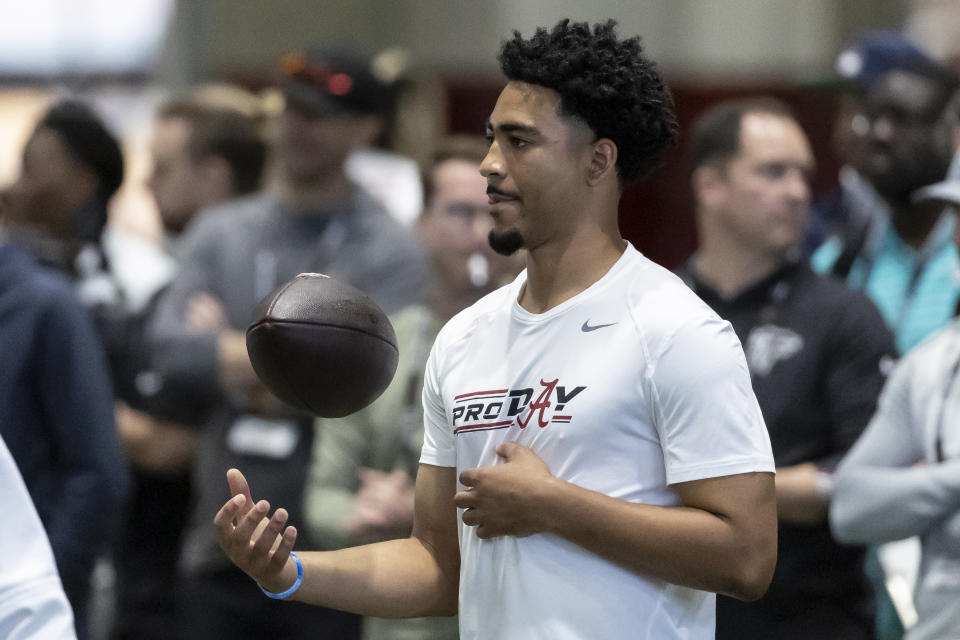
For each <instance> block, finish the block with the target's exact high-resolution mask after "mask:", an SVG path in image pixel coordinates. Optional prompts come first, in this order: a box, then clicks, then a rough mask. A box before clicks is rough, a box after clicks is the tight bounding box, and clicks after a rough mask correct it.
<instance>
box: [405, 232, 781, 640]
mask: <svg viewBox="0 0 960 640" xmlns="http://www.w3.org/2000/svg"><path fill="white" fill-rule="evenodd" d="M525 279H526V273H525V272H524V273H521V274H520V276H519V277H518V278H517V279H516V280H515V281H514V282H513V283H512V284H510V285H507V286H506V287H503V288H502V289H500V290H498V291H495V292H493V293H492V294H490V295H488V296H486V297H485V298H483V299H482V300H480V301H479V302H477V303H476V304H475V305H473V306H472V307H470V308H469V309H466V310H465V311H463V312H462V313H460V314H459V315H457V316H456V317H454V318H453V319H452V320H451V321H450V322H449V323H448V324H447V325H446V326H445V327H444V329H443V330H442V331H441V332H440V335H439V336H438V337H437V340H436V343H435V344H434V347H433V351H432V353H431V355H430V359H429V361H428V363H427V370H426V375H425V380H424V391H423V402H424V409H425V418H424V421H425V434H424V446H423V453H422V456H421V459H420V461H421V462H423V463H425V464H431V465H436V466H444V467H456V468H457V473H458V474H459V472H460V471H461V470H463V469H471V468H475V467H483V466H491V465H495V464H500V460H498V457H497V455H496V452H495V449H496V447H497V445H498V444H500V443H502V442H510V441H512V442H518V443H520V444H523V445H526V446H528V447H530V448H531V449H532V450H533V451H534V452H535V453H536V454H537V455H539V456H540V457H541V458H542V459H543V460H544V461H545V462H546V463H547V464H548V465H549V467H550V470H551V472H552V473H553V474H554V475H555V476H557V477H559V478H562V479H564V480H566V481H568V482H571V483H574V484H576V485H579V486H581V487H585V488H587V489H591V490H594V491H598V492H600V493H604V494H606V495H609V496H613V497H616V498H620V499H623V500H628V501H630V502H636V503H645V504H652V505H661V506H670V505H675V504H677V497H676V495H675V494H674V493H673V492H672V491H671V490H670V489H669V488H668V486H667V485H669V484H673V483H677V482H685V481H689V480H697V479H702V478H710V477H716V476H724V475H732V474H738V473H747V472H752V471H770V472H772V471H773V470H774V464H773V456H772V453H771V451H770V440H769V437H768V435H767V431H766V427H765V425H764V423H763V418H762V416H761V413H760V408H759V407H758V405H757V401H756V398H755V396H754V394H753V390H752V388H751V384H750V375H749V373H748V371H747V365H746V361H745V359H744V356H743V350H742V349H741V346H740V342H739V341H738V339H737V337H736V335H735V334H734V332H733V329H732V328H731V327H730V325H729V324H728V323H727V322H725V321H723V320H721V319H720V318H719V317H718V316H717V315H716V314H715V313H714V312H713V311H712V310H711V309H710V308H709V307H708V306H707V305H706V304H705V303H703V302H702V301H701V300H700V299H699V298H697V297H696V295H694V294H693V293H692V292H691V291H690V290H689V289H688V288H687V287H686V286H685V285H684V284H683V283H682V282H681V281H680V279H679V278H677V277H676V276H674V275H673V274H671V273H670V272H668V271H666V270H665V269H663V268H661V267H659V266H657V265H656V264H654V263H653V262H651V261H650V260H648V259H647V258H645V257H644V256H642V255H641V254H640V253H639V252H638V251H637V250H636V249H634V248H633V247H632V246H628V247H627V250H626V251H625V252H624V254H623V255H622V256H621V258H620V259H619V260H618V262H617V263H616V264H615V265H614V266H613V267H612V268H611V269H610V271H609V272H608V273H607V274H606V275H604V277H603V278H601V279H600V280H599V281H597V282H596V283H594V284H593V285H592V286H590V287H589V288H588V289H587V290H585V291H583V292H581V293H580V294H578V295H576V296H575V297H573V298H571V299H570V300H567V301H566V302H564V303H562V304H560V305H558V306H557V307H554V308H553V309H550V310H549V311H547V312H546V313H542V314H532V313H528V312H527V311H525V310H524V309H523V308H522V307H521V306H520V305H519V304H518V303H517V298H518V295H519V292H520V290H521V287H522V286H523V283H524V281H525ZM459 488H463V487H459ZM459 536H460V555H461V569H460V571H461V574H460V628H461V637H462V638H463V639H464V640H471V639H475V638H491V639H493V638H496V639H497V640H510V639H513V638H516V639H518V640H520V639H522V640H531V639H537V638H543V639H545V640H546V639H550V640H566V639H570V640H582V639H584V638H604V639H605V640H609V639H612V638H632V639H633V638H652V639H656V640H663V639H668V638H713V637H714V617H715V596H714V595H713V594H712V593H707V592H704V591H698V590H695V589H689V588H686V587H679V586H676V585H672V584H668V583H666V582H663V581H662V580H657V579H654V578H647V577H643V576H639V575H637V574H635V573H632V572H630V571H628V570H626V569H623V568H620V567H618V566H616V565H614V564H612V563H611V562H609V561H607V560H604V559H602V558H600V557H599V556H597V555H595V554H593V553H591V552H588V551H586V550H585V549H583V548H581V547H578V546H577V545H574V544H573V543H571V542H568V541H566V540H563V539H561V538H559V537H557V536H554V535H549V534H539V535H532V536H528V537H524V538H516V537H500V538H495V539H491V540H481V539H480V538H478V537H477V536H476V533H475V531H474V529H473V528H472V527H467V526H465V525H463V523H462V521H461V523H460V527H459Z"/></svg>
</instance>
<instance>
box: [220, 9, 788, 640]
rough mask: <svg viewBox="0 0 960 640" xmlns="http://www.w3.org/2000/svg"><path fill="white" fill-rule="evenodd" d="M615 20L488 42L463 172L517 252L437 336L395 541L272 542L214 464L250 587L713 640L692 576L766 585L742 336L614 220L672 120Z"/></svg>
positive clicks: (499, 630)
mask: <svg viewBox="0 0 960 640" xmlns="http://www.w3.org/2000/svg"><path fill="white" fill-rule="evenodd" d="M614 26H615V25H614V23H613V22H608V23H606V24H601V25H596V26H595V27H594V28H593V29H591V28H590V27H589V26H588V25H587V24H571V23H570V22H569V21H567V20H564V21H562V22H561V23H559V24H558V25H557V26H556V27H554V28H553V30H551V31H546V30H544V29H540V30H538V31H537V33H536V34H535V35H534V36H533V38H531V39H529V40H525V39H523V38H522V37H521V36H520V34H515V35H514V38H513V39H512V40H510V41H508V42H507V43H506V44H505V45H504V47H503V49H502V52H501V55H500V60H501V65H502V68H503V70H504V72H505V74H506V76H507V78H508V80H509V82H508V84H507V85H506V87H505V88H504V89H503V91H502V92H501V94H500V97H499V99H498V101H497V104H496V106H495V108H494V110H493V113H492V114H491V115H490V119H489V121H488V126H487V128H488V137H489V139H490V143H491V144H490V150H489V153H488V154H487V157H486V158H485V160H484V162H483V164H482V165H481V173H482V174H483V175H484V177H485V178H486V179H487V185H488V190H487V192H488V195H489V202H490V213H491V216H492V218H493V229H492V231H491V234H490V242H491V245H492V246H493V247H494V248H496V249H497V250H498V251H500V252H503V253H511V252H513V251H516V250H518V249H519V248H521V247H523V248H526V249H527V251H528V259H527V269H526V271H525V272H523V273H521V275H520V276H519V277H518V278H517V279H516V280H515V281H514V282H513V283H511V284H509V285H507V286H506V287H504V288H501V289H499V290H497V291H495V292H493V293H492V294H490V295H488V296H486V297H485V298H483V299H481V300H480V301H479V302H478V303H476V304H475V305H473V306H472V307H470V308H468V309H467V310H465V311H464V312H462V313H460V314H459V315H457V316H456V317H454V318H453V319H452V320H451V321H450V322H449V323H448V324H447V325H446V326H445V327H444V329H443V330H442V331H441V332H440V335H439V336H438V338H437V340H436V343H435V344H434V347H433V351H432V353H431V356H430V359H429V361H428V363H427V370H426V373H425V378H424V392H423V404H424V413H425V439H424V447H423V453H422V455H421V458H420V469H419V473H418V476H417V483H416V506H415V512H416V513H415V521H414V529H413V534H412V535H411V537H409V538H407V539H403V540H393V541H390V542H385V543H379V544H374V545H368V546H365V547H356V548H353V549H346V550H342V551H336V552H331V553H315V554H303V556H304V557H303V558H297V557H296V556H295V555H294V556H291V554H290V551H291V549H292V548H293V544H294V541H295V538H296V530H295V529H294V528H293V527H290V526H285V525H286V518H287V514H286V512H285V511H284V510H283V509H277V510H276V512H274V514H273V516H272V517H268V512H269V505H268V504H266V502H265V501H260V502H258V503H256V504H254V502H253V500H252V498H251V494H250V490H249V487H248V486H247V483H246V482H245V480H244V479H243V476H242V475H241V474H240V473H239V472H238V471H237V470H231V471H230V472H228V476H227V477H228V482H229V483H230V486H231V490H232V493H233V494H234V497H233V498H232V499H231V500H230V501H228V502H227V503H226V504H225V505H224V506H223V508H222V509H221V510H220V512H219V513H218V514H217V516H216V517H215V524H216V526H217V528H218V534H219V539H220V544H221V546H222V547H223V548H224V550H225V551H226V552H227V554H228V555H229V556H230V557H231V559H232V560H233V561H234V562H235V563H236V564H237V565H238V566H240V567H241V568H242V569H243V570H244V571H246V572H247V573H248V574H249V575H250V576H251V577H252V578H254V579H255V580H257V581H258V582H259V583H260V585H261V587H262V588H263V589H264V590H267V591H268V592H270V593H268V595H273V596H275V597H286V596H290V595H292V596H293V598H295V599H297V600H302V601H306V602H313V603H317V604H323V605H325V606H331V607H337V608H343V609H347V610H350V611H356V612H361V613H365V614H370V615H377V616H381V617H390V616H415V615H419V616H423V615H440V614H450V613H453V612H457V611H459V614H460V625H461V627H460V629H461V637H463V638H498V639H502V638H518V639H519V638H523V639H525V640H526V639H530V638H550V639H551V640H556V639H568V638H569V639H574V638H577V639H581V638H605V639H609V638H638V637H640V638H656V639H658V640H659V639H663V638H712V637H713V633H714V607H715V604H714V602H715V596H714V595H713V593H711V592H718V593H726V594H729V595H732V596H734V597H738V598H743V599H753V598H757V597H759V596H760V595H761V594H762V593H763V592H764V590H765V589H766V586H767V583H768V582H769V580H770V577H771V574H772V572H773V566H774V563H775V558H776V506H775V500H774V485H773V475H772V471H773V460H772V457H771V453H770V443H769V440H768V437H767V433H766V430H765V428H764V424H763V419H762V417H761V415H760V410H759V408H758V406H757V402H756V398H755V397H754V395H753V392H752V390H751V386H750V378H749V374H748V373H747V368H746V363H745V361H744V356H743V352H742V350H741V347H740V343H739V341H738V340H737V338H736V336H735V335H734V333H733V331H732V329H731V328H730V326H729V325H728V324H726V323H725V322H723V321H721V320H720V319H719V318H718V317H717V316H716V315H715V314H714V313H713V312H712V311H710V310H709V308H708V307H707V306H706V305H705V304H704V303H703V302H702V301H700V300H699V299H698V298H697V297H696V296H695V295H694V294H693V293H692V292H690V291H689V289H687V288H686V287H685V286H684V284H683V283H682V282H681V281H680V280H679V279H678V278H676V277H675V276H673V275H672V274H670V273H669V272H667V271H665V270H664V269H662V268H660V267H658V266H657V265H655V264H654V263H652V262H651V261H649V260H647V259H646V258H645V257H643V256H642V255H641V254H640V253H639V252H638V251H637V250H636V249H634V248H633V247H632V246H631V245H630V244H629V243H628V242H626V241H625V240H624V239H623V238H622V237H621V236H620V233H619V230H618V228H617V205H618V202H619V199H620V195H621V193H622V190H623V188H624V185H626V184H628V183H630V182H631V181H633V180H636V179H639V178H641V177H643V176H644V175H645V174H646V173H648V172H649V171H650V170H651V169H652V168H653V167H654V166H656V164H657V163H658V162H659V157H660V154H661V152H662V151H663V150H664V149H665V148H666V147H668V146H670V145H671V144H672V143H673V142H674V139H675V137H676V124H675V120H674V116H673V112H672V104H671V98H670V95H669V93H668V91H667V89H666V87H665V86H664V84H663V82H662V81H661V79H660V77H659V75H658V74H657V72H656V71H655V69H654V66H653V64H652V63H651V62H649V61H648V60H647V59H645V58H644V56H643V54H642V52H641V48H640V44H639V40H638V39H637V38H631V39H626V40H621V39H619V38H618V37H617V35H616V33H615V29H614ZM274 547H275V548H274ZM291 558H292V560H291ZM276 592H286V593H276ZM458 595H459V606H458Z"/></svg>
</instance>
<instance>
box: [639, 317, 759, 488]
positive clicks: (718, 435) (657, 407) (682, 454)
mask: <svg viewBox="0 0 960 640" xmlns="http://www.w3.org/2000/svg"><path fill="white" fill-rule="evenodd" d="M651 355H652V357H651V365H650V367H649V368H648V378H647V384H648V385H649V390H648V391H649V397H651V400H652V401H651V409H652V413H653V415H652V418H653V422H654V424H655V426H656V428H657V432H658V433H659V436H660V443H661V447H662V449H663V457H664V466H665V468H666V476H667V484H675V483H678V482H688V481H691V480H700V479H704V478H712V477H718V476H726V475H735V474H739V473H749V472H755V471H767V472H772V471H774V468H775V467H774V462H773V454H772V452H771V448H770V437H769V435H768V433H767V429H766V425H765V424H764V421H763V416H762V414H761V412H760V407H759V405H758V404H757V399H756V396H755V395H754V393H753V386H752V384H751V382H750V374H749V372H748V369H747V363H746V359H745V358H744V355H743V349H742V347H741V345H740V341H739V340H738V339H737V336H736V334H735V333H734V331H733V328H732V327H731V326H730V324H729V323H727V322H725V321H723V320H721V319H720V318H718V317H716V316H713V317H710V316H707V315H701V316H699V317H698V318H695V319H690V320H687V321H685V322H684V323H683V324H682V325H680V326H679V327H678V328H677V329H676V331H674V332H673V333H672V334H671V335H669V336H668V337H666V338H665V339H664V340H663V341H662V344H661V345H660V348H659V349H658V351H657V352H656V353H654V354H651Z"/></svg>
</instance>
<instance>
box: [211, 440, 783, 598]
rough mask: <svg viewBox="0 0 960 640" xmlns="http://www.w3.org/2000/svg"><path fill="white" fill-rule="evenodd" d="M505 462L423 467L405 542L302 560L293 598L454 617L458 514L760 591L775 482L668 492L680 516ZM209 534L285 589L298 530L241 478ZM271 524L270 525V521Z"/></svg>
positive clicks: (481, 528)
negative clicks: (459, 468)
mask: <svg viewBox="0 0 960 640" xmlns="http://www.w3.org/2000/svg"><path fill="white" fill-rule="evenodd" d="M497 452H498V454H499V455H500V456H501V457H502V458H504V463H503V464H499V465H496V466H494V467H483V468H478V469H471V470H467V471H464V472H463V473H462V474H461V476H460V480H461V482H462V484H464V485H465V486H466V487H467V489H466V490H465V491H460V492H457V491H456V486H457V485H456V479H457V478H456V471H455V469H453V468H450V467H435V466H431V465H425V464H424V465H421V466H420V471H419V473H418V475H417V483H416V513H415V517H414V527H413V533H412V535H411V536H410V537H409V538H406V539H401V540H391V541H387V542H379V543H375V544H370V545H365V546H361V547H354V548H350V549H342V550H339V551H330V552H313V553H303V554H302V555H300V559H301V561H302V563H303V574H304V579H303V584H302V586H301V587H300V589H299V590H298V591H297V592H296V593H295V594H294V595H293V596H291V599H294V600H300V601H303V602H308V603H312V604H318V605H322V606H326V607H331V608H336V609H342V610H345V611H351V612H354V613H359V614H363V615H373V616H378V617H415V616H429V615H452V614H454V613H456V610H457V597H458V586H459V569H460V550H459V545H458V539H457V517H458V516H457V507H459V508H461V509H465V510H464V512H463V522H464V524H466V525H468V526H473V527H476V533H477V535H478V536H479V537H481V538H492V537H497V536H505V535H511V536H526V535H531V534H534V533H552V534H554V535H558V536H560V537H563V538H565V539H568V540H570V541H572V542H574V543H575V544H578V545H579V546H581V547H583V548H584V549H587V550H588V551H591V552H593V553H596V554H597V555H599V556H601V557H604V558H606V559H607V560H609V561H611V562H614V563H617V564H619V565H621V566H624V567H626V568H628V569H630V570H632V571H634V572H636V573H638V574H643V575H647V576H651V577H654V578H657V579H661V580H665V581H668V582H671V583H675V584H679V585H683V586H687V587H692V588H696V589H703V590H707V591H714V592H717V593H722V594H726V595H730V596H733V597H735V598H740V599H743V600H753V599H756V598H759V597H760V596H761V595H763V593H764V592H765V591H766V588H767V585H768V584H769V582H770V579H771V577H772V575H773V568H774V565H775V563H776V500H775V491H774V482H773V475H772V474H769V473H746V474H738V475H731V476H722V477H718V478H710V479H705V480H696V481H692V482H685V483H680V484H676V485H673V486H672V488H673V490H674V491H675V492H676V493H677V495H678V497H679V498H680V503H681V506H677V507H657V506H651V505H644V504H634V503H630V502H626V501H624V500H619V499H616V498H611V497H609V496H605V495H603V494H600V493H597V492H594V491H590V490H587V489H584V488H582V487H578V486H576V485H573V484H570V483H567V482H565V481H563V480H560V479H558V478H556V477H554V476H553V475H552V474H551V473H550V471H549V469H548V468H547V465H546V464H545V463H544V462H543V461H542V460H541V459H540V458H539V457H537V456H536V454H534V453H533V452H532V451H531V450H530V449H528V448H526V447H523V446H521V445H518V444H515V443H507V444H503V445H500V447H499V448H498V450H497ZM227 479H228V482H229V484H230V490H231V494H232V495H233V498H231V499H230V500H229V501H228V502H227V503H226V504H225V505H224V506H223V507H222V508H221V509H220V511H219V512H218V513H217V515H216V517H215V518H214V524H215V525H216V527H217V534H218V538H219V542H220V545H221V547H223V549H224V551H225V552H226V553H227V555H228V556H229V557H230V559H231V560H232V561H233V562H234V563H235V564H236V565H237V566H238V567H239V568H240V569H242V570H243V571H244V572H246V573H247V574H248V575H249V576H250V577H251V578H253V579H254V580H256V581H257V582H258V583H259V584H260V585H262V586H263V587H264V588H265V589H267V590H268V591H273V592H281V591H283V590H285V589H287V588H288V587H290V585H292V584H293V582H294V580H295V578H296V568H295V566H294V563H293V562H288V557H289V554H290V551H291V550H292V549H293V546H294V543H295V541H296V536H297V532H296V529H295V528H294V527H292V526H286V520H287V512H286V511H285V510H284V509H282V508H281V509H277V510H276V511H275V512H274V513H273V515H272V516H269V509H270V505H269V504H267V503H266V502H265V501H260V502H257V503H256V504H255V503H254V502H253V499H252V497H251V494H250V489H249V487H248V486H247V483H246V481H245V480H244V479H243V476H242V475H241V474H240V472H239V471H237V470H235V469H232V470H230V471H229V472H228V473H227ZM268 516H269V517H268Z"/></svg>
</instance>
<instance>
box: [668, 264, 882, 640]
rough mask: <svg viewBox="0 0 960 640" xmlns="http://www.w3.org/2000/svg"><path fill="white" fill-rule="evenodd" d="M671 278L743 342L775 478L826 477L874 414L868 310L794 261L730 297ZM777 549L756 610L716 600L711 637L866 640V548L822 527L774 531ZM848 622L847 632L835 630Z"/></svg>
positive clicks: (690, 273) (874, 349)
mask: <svg viewBox="0 0 960 640" xmlns="http://www.w3.org/2000/svg"><path fill="white" fill-rule="evenodd" d="M679 275H680V276H681V277H682V278H684V280H685V281H686V282H687V284H688V285H689V286H690V287H691V288H692V289H693V290H694V291H695V292H696V293H697V294H698V295H699V296H700V297H701V298H702V299H703V300H704V301H705V302H706V303H707V304H709V305H710V306H711V307H712V308H713V309H714V310H715V311H716V312H717V314H718V315H720V316H721V317H722V318H724V319H726V320H728V321H729V322H730V323H731V325H733V328H734V331H736V333H737V336H738V337H739V338H740V341H741V343H742V344H743V347H744V352H745V354H746V356H747V363H748V365H749V367H750V374H751V379H752V381H753V388H754V392H755V393H756V395H757V400H758V402H759V404H760V409H761V411H762V412H763V417H764V420H765V421H766V424H767V429H768V431H769V433H770V442H771V445H772V447H773V456H774V460H775V461H776V465H777V467H787V466H792V465H796V464H800V463H803V462H813V463H814V464H816V465H817V466H818V467H819V468H820V469H821V470H825V471H832V470H833V468H834V467H835V466H836V465H837V463H838V462H839V460H840V458H842V457H843V455H844V454H845V453H846V451H847V450H848V449H849V448H850V447H851V446H852V445H853V443H854V441H856V439H857V437H858V436H859V435H860V433H861V432H862V431H863V429H864V428H865V427H866V425H867V422H868V421H869V419H870V417H871V415H872V414H873V411H874V408H875V406H876V400H877V397H878V396H879V394H880V390H881V388H882V386H883V382H884V375H883V373H882V371H881V367H882V364H883V361H884V360H886V359H889V358H890V357H892V356H893V355H894V349H895V347H894V343H893V336H892V335H891V333H890V330H889V329H888V328H887V326H886V324H885V323H884V322H883V318H882V317H881V316H880V313H879V311H878V310H877V309H876V307H874V305H873V303H871V302H870V301H869V300H868V299H867V298H866V297H865V296H863V295H862V294H860V293H857V292H853V291H849V290H847V289H846V288H845V287H844V286H843V285H842V284H841V283H839V282H836V281H834V280H832V279H829V278H826V277H823V276H819V275H816V274H814V273H813V272H812V271H811V270H810V268H809V267H808V266H807V265H806V264H801V263H795V262H790V263H788V264H786V265H784V266H783V267H781V268H780V269H779V270H778V271H776V272H775V273H773V274H772V275H771V276H769V277H768V278H766V279H764V280H763V281H761V282H759V283H757V284H756V285H754V286H752V287H750V288H749V289H747V290H746V291H743V292H741V293H740V294H739V295H737V296H735V297H733V298H724V297H722V296H721V295H720V294H718V293H717V292H716V291H714V290H713V289H711V288H710V287H709V286H708V285H706V284H705V283H704V282H702V281H701V280H700V279H699V278H698V277H697V276H696V275H695V272H694V269H693V264H692V263H688V265H686V266H685V267H684V268H683V269H682V270H681V272H680V274H679ZM778 542H779V552H778V561H777V569H776V572H775V574H774V577H773V582H772V584H771V586H770V589H769V591H768V592H767V594H766V595H765V596H764V597H763V598H762V599H760V600H759V601H757V602H755V603H751V604H745V603H740V602H737V601H734V600H731V599H729V598H723V597H720V598H718V601H717V638H718V639H723V638H737V639H749V638H751V637H773V636H769V635H754V634H755V631H754V630H757V631H756V633H757V634H759V633H760V630H761V629H763V628H764V626H766V632H765V634H770V633H772V631H771V630H772V629H776V632H775V637H777V638H781V639H783V638H792V637H798V638H800V637H802V638H811V637H817V638H858V637H871V636H870V635H869V634H864V635H862V636H861V635H859V634H858V632H857V631H855V629H859V628H860V627H863V630H864V631H865V632H869V631H870V624H871V622H870V597H869V587H868V586H867V584H866V583H865V581H864V578H863V569H862V562H863V550H862V548H860V547H849V546H841V545H839V544H837V543H836V542H835V541H834V540H833V538H832V536H831V535H830V530H829V526H828V525H827V524H826V523H824V524H821V525H818V526H798V525H790V524H786V523H782V522H781V523H780V531H779V540H778ZM844 618H846V619H847V622H848V623H849V627H850V628H851V629H852V631H850V632H849V633H847V632H839V631H838V630H839V629H842V628H844V626H845V624H846V623H845V622H844ZM818 623H822V626H821V624H818ZM861 623H862V624H861ZM820 629H822V630H823V631H819V630H820ZM828 630H829V631H830V633H827V631H828ZM821 633H826V635H820V634H821Z"/></svg>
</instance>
